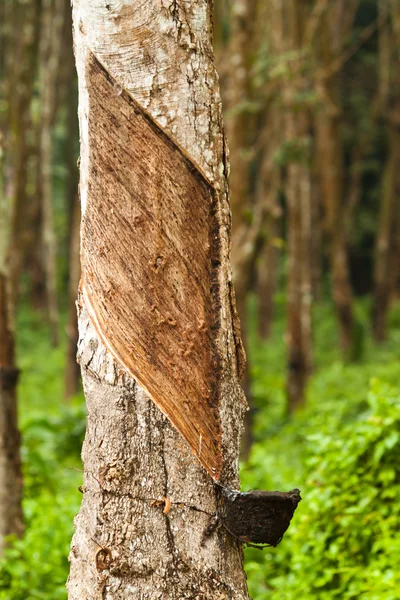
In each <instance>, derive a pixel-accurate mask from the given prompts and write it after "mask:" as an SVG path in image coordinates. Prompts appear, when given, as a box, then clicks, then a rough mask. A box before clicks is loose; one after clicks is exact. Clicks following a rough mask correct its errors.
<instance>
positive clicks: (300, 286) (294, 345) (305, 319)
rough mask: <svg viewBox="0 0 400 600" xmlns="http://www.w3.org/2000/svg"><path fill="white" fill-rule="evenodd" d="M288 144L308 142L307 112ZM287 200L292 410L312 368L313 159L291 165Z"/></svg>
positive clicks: (297, 117)
mask: <svg viewBox="0 0 400 600" xmlns="http://www.w3.org/2000/svg"><path fill="white" fill-rule="evenodd" d="M286 132H287V133H286V135H287V139H288V140H294V141H299V140H301V139H306V138H307V136H309V133H310V122H309V118H308V115H307V113H306V112H299V110H296V109H294V110H293V111H290V112H289V114H288V115H287V129H286ZM286 177H287V180H286V198H287V210H288V275H287V277H288V283H287V315H288V316H287V319H288V322H287V344H288V377H287V395H288V410H289V412H292V411H294V410H295V409H296V408H298V407H299V406H300V405H301V404H303V402H304V395H305V388H306V384H307V380H308V377H309V375H310V373H311V368H312V328H311V327H312V320H311V303H312V261H311V236H312V231H311V201H312V192H311V171H310V166H309V159H307V156H305V157H303V161H301V162H299V163H297V164H296V163H289V165H288V168H287V175H286Z"/></svg>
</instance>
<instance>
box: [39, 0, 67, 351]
mask: <svg viewBox="0 0 400 600" xmlns="http://www.w3.org/2000/svg"><path fill="white" fill-rule="evenodd" d="M63 16H64V0H43V2H42V23H41V38H40V69H39V79H40V110H41V118H40V134H39V148H40V154H39V165H40V178H41V181H40V191H41V216H42V248H43V261H44V271H45V277H46V299H47V310H48V319H49V324H50V332H51V341H52V344H53V346H57V345H58V344H59V320H60V317H59V311H58V300H57V267H56V254H57V251H56V234H55V230H54V215H53V212H54V211H53V188H52V126H53V124H54V119H55V113H56V108H57V95H58V90H57V84H58V73H59V69H60V58H61V49H62V30H63V27H62V25H63Z"/></svg>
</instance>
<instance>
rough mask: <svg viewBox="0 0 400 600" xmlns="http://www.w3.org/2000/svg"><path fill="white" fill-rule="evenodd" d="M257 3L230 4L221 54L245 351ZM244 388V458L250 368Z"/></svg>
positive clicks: (252, 245)
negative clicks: (227, 24)
mask: <svg viewBox="0 0 400 600" xmlns="http://www.w3.org/2000/svg"><path fill="white" fill-rule="evenodd" d="M256 8H257V1H256V0H234V2H233V3H232V7H231V16H230V34H229V43H228V45H227V47H226V52H225V64H226V73H225V75H226V78H225V81H226V86H225V94H224V95H223V96H224V98H223V99H224V106H225V113H226V117H225V122H226V131H227V137H228V142H229V151H230V163H231V169H230V174H229V192H230V199H231V206H232V269H233V282H234V288H235V295H236V302H237V310H238V313H239V317H240V323H241V333H242V340H243V343H244V346H245V348H247V337H248V336H247V315H246V307H247V296H248V292H249V289H250V282H251V278H252V272H253V271H254V262H255V255H256V251H257V235H254V233H255V226H256V224H255V223H254V220H255V219H256V215H255V214H254V212H253V208H254V207H253V206H252V201H251V190H250V184H251V180H250V161H251V152H252V145H253V143H254V124H255V119H254V115H252V113H251V112H250V110H249V104H250V102H251V97H252V85H251V64H252V60H253V54H254V39H253V38H254V23H255V16H256ZM242 385H243V388H244V392H245V395H246V397H247V400H248V403H249V406H250V410H249V411H248V413H247V415H246V425H245V436H244V438H243V456H244V458H247V456H248V454H249V451H250V447H251V444H252V401H251V383H250V371H249V363H247V364H246V369H245V372H244V374H243V380H242Z"/></svg>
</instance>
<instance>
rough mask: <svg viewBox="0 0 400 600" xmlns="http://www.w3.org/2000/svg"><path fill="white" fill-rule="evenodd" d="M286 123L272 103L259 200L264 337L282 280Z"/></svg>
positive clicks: (259, 272) (259, 275) (260, 326)
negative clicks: (281, 161) (280, 156)
mask: <svg viewBox="0 0 400 600" xmlns="http://www.w3.org/2000/svg"><path fill="white" fill-rule="evenodd" d="M282 125H283V121H282V110H281V107H280V106H279V105H277V104H276V105H270V106H268V108H267V120H266V124H265V130H264V136H263V137H264V139H265V140H266V142H265V148H264V152H263V155H262V165H261V169H260V175H259V179H258V185H257V190H256V194H257V204H258V205H261V206H262V207H263V211H264V226H263V236H264V238H265V241H264V245H263V247H262V250H261V254H260V257H259V258H258V264H257V283H258V297H259V318H258V333H259V336H260V337H261V338H262V339H267V338H268V337H269V334H270V329H271V323H272V318H273V312H274V295H275V292H276V289H277V284H278V263H279V241H280V239H281V217H282V210H281V207H280V205H279V200H278V195H279V191H280V188H281V185H282V182H281V168H280V167H279V166H278V165H277V164H276V162H275V160H276V159H275V156H276V154H277V152H278V150H279V148H280V146H281V143H282V139H281V135H282Z"/></svg>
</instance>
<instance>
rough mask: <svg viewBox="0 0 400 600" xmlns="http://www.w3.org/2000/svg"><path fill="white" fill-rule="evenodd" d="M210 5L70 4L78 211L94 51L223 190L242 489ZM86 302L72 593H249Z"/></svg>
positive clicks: (186, 460) (197, 477) (170, 443)
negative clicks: (83, 421)
mask: <svg viewBox="0 0 400 600" xmlns="http://www.w3.org/2000/svg"><path fill="white" fill-rule="evenodd" d="M210 10H211V7H210V3H208V2H206V1H204V0H197V1H194V0H193V1H192V2H183V1H182V0H176V1H175V2H173V3H169V2H165V1H164V0H161V1H159V0H158V1H156V0H144V1H143V2H141V3H137V2H135V1H134V0H125V1H124V2H122V3H121V2H120V1H117V0H109V1H108V2H107V3H104V2H103V1H102V0H91V1H89V0H75V1H74V14H73V16H74V36H75V52H76V62H77V69H78V77H79V98H80V105H79V116H80V134H81V183H80V190H81V206H82V217H83V219H84V218H85V209H86V207H87V202H88V201H90V200H88V193H87V192H88V185H89V184H90V182H89V181H88V177H87V175H88V172H89V166H90V160H91V148H90V147H89V146H88V140H89V137H88V127H89V126H90V118H91V115H90V112H89V99H90V94H91V89H90V87H88V85H87V81H86V71H85V65H86V63H87V60H88V53H89V51H91V52H92V53H94V55H95V56H96V57H97V58H98V60H99V61H100V62H101V63H102V65H104V67H105V68H106V69H107V70H108V71H109V73H110V74H111V75H112V77H113V78H114V79H116V80H117V81H118V83H119V85H120V86H121V88H124V89H126V90H128V92H129V93H130V94H131V95H132V96H133V97H134V98H135V99H136V100H137V101H138V102H139V103H140V104H141V105H142V106H143V107H144V108H145V109H146V110H147V111H148V112H149V113H150V114H151V116H152V117H153V118H154V119H155V120H157V122H158V123H159V124H160V125H161V126H162V127H163V128H164V130H165V131H166V133H167V134H168V135H169V136H171V137H172V138H173V139H174V140H175V141H176V142H177V143H178V144H179V145H180V146H181V148H182V149H183V150H184V152H185V153H186V154H187V155H188V156H189V157H190V158H191V159H192V160H193V161H194V162H195V163H196V164H197V165H198V166H199V167H200V168H201V169H202V170H203V172H204V173H205V174H206V176H207V177H208V178H209V179H210V181H211V182H212V184H213V185H214V187H215V188H216V190H217V191H218V198H219V205H218V211H219V217H220V222H221V223H222V227H221V231H220V234H221V256H222V267H221V270H220V273H221V276H220V282H219V283H220V285H221V288H222V292H221V298H222V305H221V307H220V315H219V317H220V323H221V327H220V336H219V340H218V344H219V347H220V349H221V353H222V356H223V361H222V365H221V368H222V390H221V399H222V400H221V407H220V416H221V422H222V432H223V440H222V441H223V470H222V477H221V481H222V482H223V483H224V484H225V485H230V486H231V487H237V486H238V453H239V439H240V433H241V429H242V418H243V412H244V407H245V403H244V399H243V393H242V390H241V387H240V384H239V377H238V367H237V360H238V358H237V348H238V344H239V340H238V337H237V333H236V337H235V332H234V322H235V319H236V317H235V311H234V303H233V299H232V291H231V290H232V285H231V271H230V264H229V249H230V238H229V236H230V210H229V203H228V197H227V185H226V178H227V164H226V158H225V147H224V138H223V129H222V120H221V103H220V96H219V88H218V76H217V74H216V72H215V68H214V63H213V52H212V47H211V33H212V32H211V14H210ZM121 168H127V167H126V165H121ZM116 243H118V240H116ZM84 276H85V273H83V277H84ZM80 302H81V303H80V307H79V333H80V339H79V345H78V357H79V360H80V364H81V368H82V378H83V384H84V389H85V395H86V400H87V409H88V421H87V434H86V439H85V443H84V448H83V461H84V471H85V476H84V495H83V502H82V506H81V510H80V512H79V514H78V516H77V517H76V521H75V526H76V532H75V535H74V538H73V542H72V548H71V554H70V560H71V572H70V577H69V581H68V584H67V587H68V592H69V599H70V600H78V599H79V600H82V599H83V598H84V599H85V600H90V599H97V598H102V599H108V600H111V599H113V598H118V599H119V600H123V599H127V598H130V599H131V598H137V599H139V598H140V599H143V600H144V599H146V600H153V599H156V598H162V599H163V600H168V599H176V600H178V599H184V598H187V599H189V598H198V599H204V600H206V599H207V600H208V599H209V600H211V599H213V600H218V599H219V600H223V599H226V600H228V599H229V600H233V599H235V600H245V599H247V598H248V595H247V589H246V583H245V576H244V573H243V568H242V561H243V557H242V549H241V545H240V543H238V542H237V541H236V540H234V539H232V538H231V537H230V536H229V535H227V534H226V532H223V531H221V532H220V533H219V534H218V535H214V536H212V537H210V538H209V539H208V540H207V541H206V543H205V544H204V545H202V544H201V541H202V537H203V533H204V530H205V528H206V527H207V524H208V521H209V517H208V516H207V514H205V513H204V512H199V511H198V510H195V509H194V508H193V507H195V508H197V509H201V510H202V511H206V512H207V513H213V512H214V511H215V507H216V497H215V489H214V486H213V483H212V480H211V478H210V476H209V475H208V474H207V473H206V472H205V470H204V469H203V468H202V467H201V466H200V464H199V462H198V461H197V459H196V458H195V457H194V455H193V454H192V452H191V451H190V449H189V447H188V446H187V444H186V442H185V441H184V440H183V438H182V437H181V436H180V435H179V434H178V433H177V432H176V431H175V429H174V428H173V427H172V426H171V425H170V423H169V421H168V420H167V419H166V418H165V417H164V416H163V414H162V413H161V412H160V411H159V410H158V408H157V407H156V406H155V405H154V403H153V402H152V401H151V400H150V399H149V398H148V397H147V395H146V394H145V392H144V391H143V390H142V389H141V388H140V387H139V385H138V384H136V383H135V382H134V381H133V380H132V379H131V378H130V377H129V376H128V374H127V373H126V372H124V369H123V368H121V367H120V366H119V365H118V364H117V363H116V362H115V361H114V359H113V358H112V357H111V355H110V354H109V353H108V352H107V350H106V348H105V346H104V345H103V344H102V342H101V341H100V339H99V337H98V334H97V333H96V330H95V329H94V326H93V324H92V322H91V320H90V318H89V316H88V312H87V309H86V307H85V301H84V298H83V297H81V300H80ZM163 497H164V498H168V499H169V500H170V501H171V509H170V511H167V509H165V510H164V511H163V507H162V506H157V505H154V503H152V500H157V499H161V498H163ZM164 512H165V513H166V514H164Z"/></svg>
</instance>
